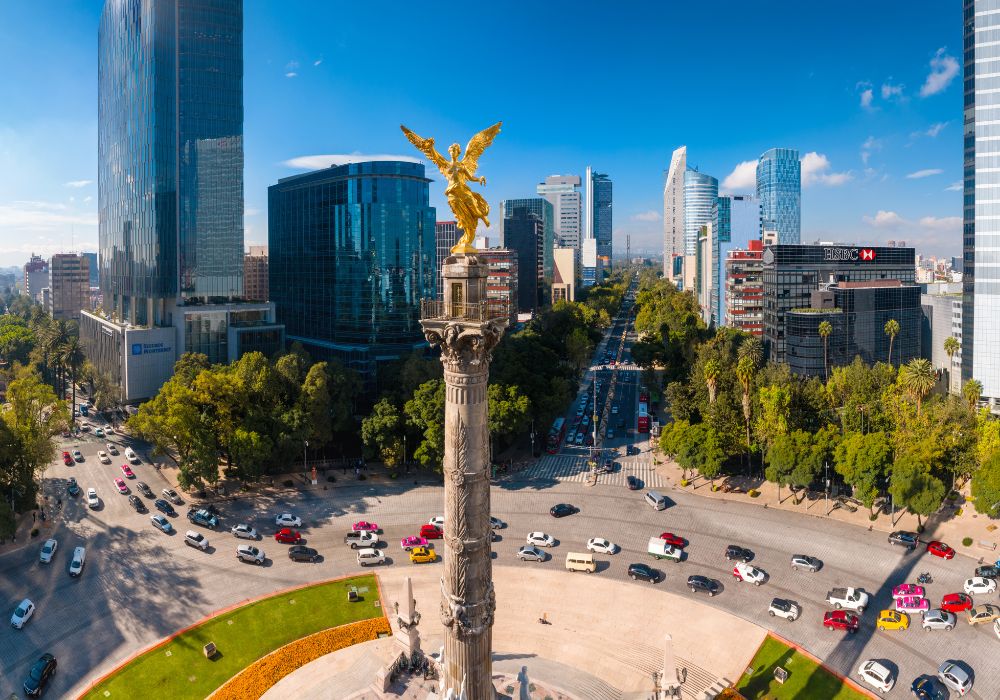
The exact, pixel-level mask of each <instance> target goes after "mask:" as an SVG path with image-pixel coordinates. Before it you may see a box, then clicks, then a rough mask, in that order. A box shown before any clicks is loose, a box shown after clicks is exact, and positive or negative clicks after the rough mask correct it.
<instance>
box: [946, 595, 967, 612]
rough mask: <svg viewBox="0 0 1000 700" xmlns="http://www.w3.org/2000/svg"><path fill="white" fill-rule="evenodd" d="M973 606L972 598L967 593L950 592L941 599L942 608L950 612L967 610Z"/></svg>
mask: <svg viewBox="0 0 1000 700" xmlns="http://www.w3.org/2000/svg"><path fill="white" fill-rule="evenodd" d="M971 607H972V598H970V597H969V596H968V595H966V594H965V593H948V594H947V595H945V597H944V598H942V599H941V609H942V610H947V611H948V612H953V613H960V612H965V611H966V610H968V609H969V608H971Z"/></svg>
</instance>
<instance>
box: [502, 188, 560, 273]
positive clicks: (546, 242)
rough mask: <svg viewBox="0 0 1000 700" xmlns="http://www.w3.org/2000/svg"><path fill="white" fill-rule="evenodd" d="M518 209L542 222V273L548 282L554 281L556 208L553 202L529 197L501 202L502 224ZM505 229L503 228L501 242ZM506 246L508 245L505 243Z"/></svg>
mask: <svg viewBox="0 0 1000 700" xmlns="http://www.w3.org/2000/svg"><path fill="white" fill-rule="evenodd" d="M516 209H527V210H528V212H529V213H531V214H534V215H535V216H537V217H538V218H539V219H541V220H542V230H543V233H544V236H543V238H542V247H543V252H544V253H545V260H544V263H543V266H542V272H543V274H544V275H545V280H546V281H551V280H552V273H553V265H554V263H553V259H552V250H553V248H555V247H556V245H558V242H559V241H558V237H557V236H556V216H555V208H554V207H553V206H552V202H550V201H549V200H548V199H545V198H544V197H529V198H526V199H505V200H503V201H501V202H500V221H501V223H502V222H503V221H505V220H506V218H507V217H508V216H513V215H514V211H515V210H516ZM502 233H503V229H502V228H501V240H504V239H503V238H502ZM504 245H507V244H506V242H504Z"/></svg>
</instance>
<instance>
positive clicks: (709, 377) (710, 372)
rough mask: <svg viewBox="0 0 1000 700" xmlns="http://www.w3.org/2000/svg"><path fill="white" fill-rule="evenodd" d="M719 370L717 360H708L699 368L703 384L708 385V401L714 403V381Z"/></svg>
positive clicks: (717, 378) (717, 376) (716, 379)
mask: <svg viewBox="0 0 1000 700" xmlns="http://www.w3.org/2000/svg"><path fill="white" fill-rule="evenodd" d="M720 370H721V368H720V367H719V363H718V361H717V360H708V361H707V362H706V363H705V366H704V367H702V368H701V373H702V374H703V375H704V376H705V386H706V387H708V402H709V403H715V389H716V382H717V381H718V380H719V372H720Z"/></svg>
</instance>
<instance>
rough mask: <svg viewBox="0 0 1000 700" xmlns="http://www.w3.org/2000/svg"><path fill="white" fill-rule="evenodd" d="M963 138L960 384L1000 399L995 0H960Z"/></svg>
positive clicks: (999, 10)
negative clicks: (978, 387)
mask: <svg viewBox="0 0 1000 700" xmlns="http://www.w3.org/2000/svg"><path fill="white" fill-rule="evenodd" d="M962 7H963V18H964V31H965V42H964V44H965V57H964V58H965V80H964V87H965V100H964V105H965V108H964V121H965V129H964V133H965V143H964V183H965V185H964V187H965V192H964V197H963V209H962V211H963V217H962V218H963V222H962V282H963V284H964V288H963V308H962V383H963V384H964V383H965V382H966V381H967V380H969V379H976V380H978V381H979V382H980V383H981V384H982V386H983V392H982V398H983V400H984V401H986V402H987V403H988V404H989V405H990V407H991V408H992V409H994V410H996V409H997V408H998V404H1000V265H998V264H997V263H998V262H1000V257H998V255H1000V254H998V253H997V252H996V250H997V247H998V245H1000V216H998V215H997V214H998V213H1000V204H998V202H1000V168H997V167H996V166H997V164H998V163H1000V138H998V137H1000V102H998V100H997V87H998V86H1000V78H997V77H996V76H997V73H998V72H1000V42H998V41H997V36H998V35H1000V0H963V3H962Z"/></svg>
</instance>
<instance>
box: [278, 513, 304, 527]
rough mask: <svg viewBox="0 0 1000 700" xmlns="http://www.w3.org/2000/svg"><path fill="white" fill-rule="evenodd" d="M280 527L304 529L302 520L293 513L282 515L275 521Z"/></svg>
mask: <svg viewBox="0 0 1000 700" xmlns="http://www.w3.org/2000/svg"><path fill="white" fill-rule="evenodd" d="M274 524H275V525H277V526H278V527H302V518H300V517H299V516H297V515H292V514H291V513H282V514H281V515H279V516H277V517H276V518H275V519H274Z"/></svg>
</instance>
